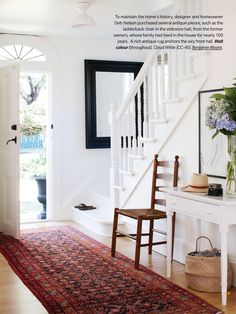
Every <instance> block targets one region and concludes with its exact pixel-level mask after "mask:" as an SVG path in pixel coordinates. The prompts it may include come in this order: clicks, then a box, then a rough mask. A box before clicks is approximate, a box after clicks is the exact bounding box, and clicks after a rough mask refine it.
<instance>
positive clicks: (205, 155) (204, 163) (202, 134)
mask: <svg viewBox="0 0 236 314" xmlns="http://www.w3.org/2000/svg"><path fill="white" fill-rule="evenodd" d="M223 92H224V90H223V89H222V88H221V89H212V90H204V91H200V92H199V93H198V104H199V173H206V174H207V175H208V176H209V177H215V178H222V179H225V177H226V136H225V135H223V134H221V133H219V134H218V135H217V136H216V137H215V138H214V139H212V136H213V134H214V133H215V132H216V130H215V129H212V130H211V129H210V128H209V127H208V126H206V108H207V106H208V105H209V104H210V97H211V96H212V95H213V94H215V93H222V94H223Z"/></svg>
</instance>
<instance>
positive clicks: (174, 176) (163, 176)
mask: <svg viewBox="0 0 236 314" xmlns="http://www.w3.org/2000/svg"><path fill="white" fill-rule="evenodd" d="M159 167H162V168H164V167H165V168H168V172H164V170H163V169H162V170H161V171H162V172H158V168H159ZM170 168H172V169H173V170H172V173H171V172H170ZM178 169H179V156H175V160H174V161H167V160H162V161H159V160H158V155H155V156H154V161H153V175H152V192H151V209H152V210H154V209H155V205H162V206H166V201H165V200H164V199H160V198H157V197H156V192H160V187H161V186H159V185H157V180H166V181H170V179H171V180H172V187H177V184H178Z"/></svg>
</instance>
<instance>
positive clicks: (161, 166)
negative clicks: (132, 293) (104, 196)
mask: <svg viewBox="0 0 236 314" xmlns="http://www.w3.org/2000/svg"><path fill="white" fill-rule="evenodd" d="M170 169H171V172H170V171H169V172H168V170H170ZM178 169H179V157H178V156H175V160H174V161H159V160H158V155H155V156H154V161H153V174H152V191H151V205H150V208H134V209H119V208H115V211H114V222H113V233H112V245H111V255H112V256H113V257H114V256H115V252H116V238H117V237H128V238H131V239H133V240H135V242H136V248H135V268H136V269H138V268H139V260H140V248H141V247H144V246H148V253H149V254H152V247H153V246H154V245H160V244H166V243H167V241H166V240H165V241H158V242H153V232H158V233H161V234H164V235H166V233H165V232H163V231H161V230H158V229H155V228H154V221H155V220H158V219H166V218H167V216H166V213H165V211H163V206H165V205H166V200H165V199H164V198H160V197H159V195H160V194H162V192H160V188H161V187H163V181H164V182H165V183H166V182H167V181H170V180H171V186H173V187H177V183H178ZM165 170H166V171H165ZM159 182H161V185H160V183H159ZM166 185H167V184H165V186H166ZM119 215H121V216H125V217H128V218H131V219H135V220H136V221H137V231H136V233H135V234H133V233H125V232H123V231H121V230H118V229H117V227H118V219H119ZM145 220H146V221H149V232H148V233H142V224H143V221H145ZM174 232H175V213H174V215H173V216H172V258H173V250H174ZM142 236H148V243H142V241H141V239H142Z"/></svg>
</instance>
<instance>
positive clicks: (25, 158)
mask: <svg viewBox="0 0 236 314" xmlns="http://www.w3.org/2000/svg"><path fill="white" fill-rule="evenodd" d="M48 85H49V84H48V74H47V73H34V72H27V73H26V72H25V73H21V75H20V143H19V150H20V159H19V161H20V222H21V223H27V222H36V221H45V220H47V219H48V216H49V214H48V213H49V208H48V207H47V181H48V180H47V179H48V171H47V163H48V154H47V152H48V147H47V143H48V141H47V134H48V130H47V121H48Z"/></svg>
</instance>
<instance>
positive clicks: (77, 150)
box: [47, 38, 145, 220]
mask: <svg viewBox="0 0 236 314" xmlns="http://www.w3.org/2000/svg"><path fill="white" fill-rule="evenodd" d="M47 41H48V42H49V43H50V44H52V45H53V46H54V48H55V50H56V51H57V52H58V55H59V56H58V59H59V67H58V70H57V75H59V80H60V82H58V84H57V86H58V88H57V90H56V94H57V95H56V96H57V97H56V98H57V101H58V102H57V103H55V104H54V108H53V112H54V121H53V122H54V134H55V140H56V143H55V163H56V165H57V166H56V167H55V169H54V171H55V175H56V182H55V187H54V188H55V195H56V200H55V201H56V202H55V204H56V211H55V212H54V214H53V219H57V220H62V219H70V218H71V209H72V206H73V205H76V204H79V203H81V202H85V201H86V193H87V191H88V190H90V189H91V188H92V187H96V186H104V185H106V184H107V185H108V176H109V166H110V150H109V149H86V148H85V100H84V99H85V96H84V59H97V60H117V61H118V60H120V61H144V60H145V56H143V55H142V54H141V53H137V52H126V53H125V54H121V53H120V52H119V51H118V52H117V51H116V50H115V49H113V42H112V41H108V40H107V41H106V40H76V39H65V38H60V39H58V38H47Z"/></svg>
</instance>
